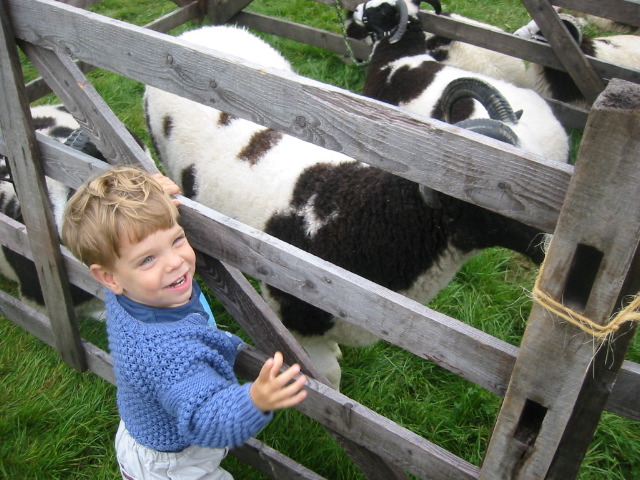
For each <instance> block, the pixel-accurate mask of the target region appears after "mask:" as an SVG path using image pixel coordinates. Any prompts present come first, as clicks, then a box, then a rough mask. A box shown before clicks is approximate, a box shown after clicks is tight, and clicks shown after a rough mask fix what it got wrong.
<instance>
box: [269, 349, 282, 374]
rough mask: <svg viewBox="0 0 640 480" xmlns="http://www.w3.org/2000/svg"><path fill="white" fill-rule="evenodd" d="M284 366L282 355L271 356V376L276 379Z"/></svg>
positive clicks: (278, 353) (277, 353)
mask: <svg viewBox="0 0 640 480" xmlns="http://www.w3.org/2000/svg"><path fill="white" fill-rule="evenodd" d="M283 364H284V357H283V356H282V353H280V352H276V353H274V354H273V366H272V367H271V376H272V377H274V378H275V377H277V376H278V373H279V372H280V369H281V368H282V365H283Z"/></svg>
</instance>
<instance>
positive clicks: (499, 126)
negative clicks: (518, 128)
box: [455, 118, 518, 146]
mask: <svg viewBox="0 0 640 480" xmlns="http://www.w3.org/2000/svg"><path fill="white" fill-rule="evenodd" d="M455 125H456V126H457V127H462V128H464V129H466V130H469V131H471V132H476V133H480V134H482V135H484V136H486V137H490V138H494V139H496V140H500V141H501V142H505V143H508V144H510V145H516V146H517V145H518V136H517V135H516V133H515V132H514V131H513V130H512V129H511V127H509V126H508V125H505V124H504V123H502V122H500V121H498V120H494V119H492V118H473V119H468V120H462V121H461V122H458V123H456V124H455Z"/></svg>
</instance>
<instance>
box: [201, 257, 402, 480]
mask: <svg viewBox="0 0 640 480" xmlns="http://www.w3.org/2000/svg"><path fill="white" fill-rule="evenodd" d="M198 260H199V262H198V273H199V274H200V276H201V277H202V278H203V279H204V280H205V282H206V283H207V285H208V286H209V287H210V288H212V287H213V288H212V290H213V291H214V292H215V294H216V296H217V297H218V298H219V299H220V300H221V301H222V302H223V305H225V308H226V309H227V311H229V312H230V313H231V314H232V315H233V317H234V318H235V319H236V320H237V321H238V322H239V323H240V325H241V326H242V327H243V328H244V329H245V330H246V331H247V333H249V335H250V336H251V338H252V339H253V340H254V342H255V343H256V345H257V346H258V347H259V348H260V349H261V350H262V351H266V352H275V351H276V350H280V351H281V352H283V355H284V358H285V359H287V361H288V363H289V364H291V363H293V362H297V363H299V364H300V365H301V367H302V370H303V372H305V373H307V374H308V375H311V376H312V377H314V378H315V379H316V380H318V381H320V382H322V383H324V384H325V385H330V383H329V381H328V380H327V379H326V377H325V376H324V374H323V373H322V372H321V371H320V370H319V369H318V368H317V367H316V366H315V365H313V364H312V363H311V360H310V359H309V357H308V355H307V354H306V352H305V351H304V349H303V348H302V347H301V346H300V344H299V343H298V342H297V341H296V340H295V339H294V338H293V336H292V335H291V333H290V332H289V331H288V330H287V329H285V327H284V325H282V322H281V321H280V319H279V318H278V317H276V316H275V314H274V313H273V312H272V311H271V309H270V308H269V307H268V306H267V305H266V304H265V302H264V300H263V299H262V297H260V296H259V295H258V294H257V292H256V291H255V290H254V288H253V287H252V286H251V285H250V284H249V282H248V281H247V280H246V279H245V278H244V276H243V275H242V273H241V272H240V271H238V270H236V269H233V268H230V267H228V266H227V265H224V264H223V263H221V262H220V261H218V260H215V259H213V258H211V257H208V256H206V255H199V256H198ZM329 433H330V434H331V435H332V436H333V437H334V438H335V439H336V440H337V441H338V443H339V444H340V445H341V446H342V448H343V449H344V450H345V452H346V453H347V455H348V456H349V457H351V459H352V460H353V461H354V462H355V463H356V465H357V466H358V468H359V469H360V470H361V471H362V472H363V473H364V474H365V475H366V477H367V478H379V479H381V480H383V479H384V480H392V479H397V480H401V479H407V478H408V477H407V476H406V475H405V474H404V472H402V471H401V470H399V469H398V468H397V467H395V466H393V465H391V464H389V463H388V462H387V461H386V460H385V459H384V458H382V457H380V456H378V455H376V454H374V453H372V452H371V451H370V450H368V449H363V448H362V447H360V446H359V445H356V444H354V443H353V442H351V440H349V439H348V438H345V437H343V436H341V435H339V434H337V433H336V432H332V431H329Z"/></svg>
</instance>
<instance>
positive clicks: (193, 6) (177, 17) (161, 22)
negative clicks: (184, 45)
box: [144, 0, 202, 32]
mask: <svg viewBox="0 0 640 480" xmlns="http://www.w3.org/2000/svg"><path fill="white" fill-rule="evenodd" d="M201 17H202V11H201V10H200V6H199V5H198V0H193V1H191V2H189V3H185V5H184V6H182V7H180V8H178V9H176V10H174V11H173V12H169V13H167V14H165V15H163V16H162V17H160V18H157V19H155V20H154V21H152V22H149V23H147V24H146V25H145V26H144V28H148V29H149V30H153V31H155V32H168V31H170V30H173V29H174V28H176V27H179V26H180V25H184V24H185V23H187V22H189V21H191V20H195V19H198V18H201Z"/></svg>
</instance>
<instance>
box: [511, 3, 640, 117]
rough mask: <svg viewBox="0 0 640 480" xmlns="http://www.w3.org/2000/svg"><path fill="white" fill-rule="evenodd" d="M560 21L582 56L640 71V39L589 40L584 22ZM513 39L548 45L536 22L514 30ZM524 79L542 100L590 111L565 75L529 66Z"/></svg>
mask: <svg viewBox="0 0 640 480" xmlns="http://www.w3.org/2000/svg"><path fill="white" fill-rule="evenodd" d="M560 19H561V20H562V21H563V23H564V24H565V26H566V27H567V29H568V30H569V32H570V33H571V34H572V36H573V37H574V39H575V40H576V42H577V43H578V45H579V46H580V49H581V50H582V52H583V53H584V54H585V55H589V56H591V57H595V58H598V59H599V60H606V61H608V62H611V63H616V64H618V65H621V66H623V67H630V68H635V69H637V70H640V36H637V35H612V36H608V37H598V38H591V37H589V36H588V35H586V34H583V32H582V23H583V22H582V21H580V20H579V19H577V18H575V17H573V16H571V15H568V14H560ZM514 35H517V36H519V37H522V38H527V39H530V40H536V41H540V42H546V41H547V40H546V39H545V37H544V34H543V33H542V32H541V30H540V28H539V27H538V25H537V23H536V22H535V20H531V21H530V22H529V23H528V24H527V25H525V26H523V27H521V28H519V29H518V30H516V31H515V32H514ZM527 79H528V80H527V81H528V87H529V88H532V89H533V90H535V91H536V92H538V93H539V94H540V95H542V96H545V97H548V98H553V99H555V100H560V101H562V102H567V103H571V104H573V105H576V106H580V107H584V108H588V107H589V103H588V102H587V101H586V99H585V98H584V96H583V95H582V93H581V92H580V89H579V88H578V86H577V85H576V84H575V82H574V81H573V79H572V78H571V76H570V75H569V74H568V73H567V72H563V71H561V70H556V69H554V68H551V67H546V66H543V65H539V64H536V63H532V64H530V65H529V66H528V67H527Z"/></svg>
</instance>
